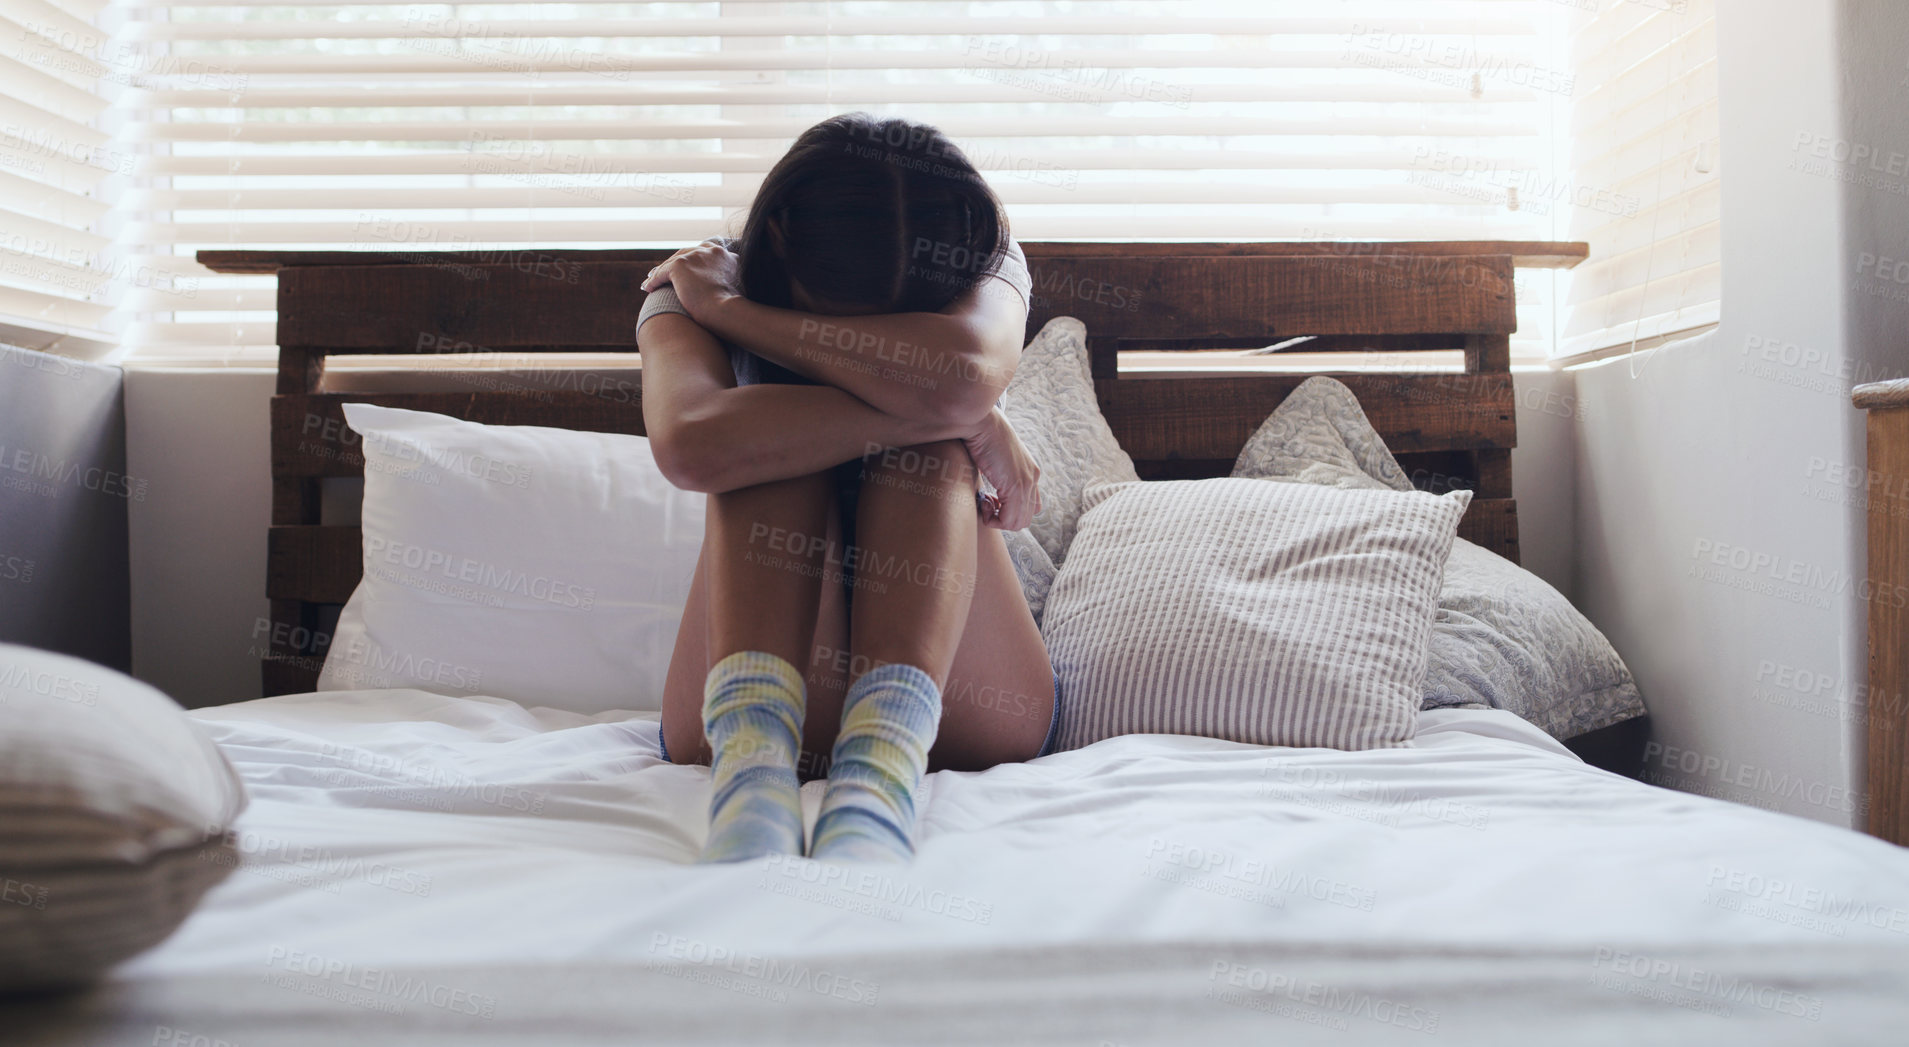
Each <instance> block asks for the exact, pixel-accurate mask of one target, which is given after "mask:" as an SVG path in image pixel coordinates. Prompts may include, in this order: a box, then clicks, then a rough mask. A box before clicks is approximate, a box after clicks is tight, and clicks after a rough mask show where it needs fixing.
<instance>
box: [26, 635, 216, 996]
mask: <svg viewBox="0 0 1909 1047" xmlns="http://www.w3.org/2000/svg"><path fill="white" fill-rule="evenodd" d="M244 807H245V791H244V788H243V787H242V786H241V784H240V782H239V777H238V774H237V772H235V771H234V770H233V769H232V765H231V764H230V763H228V762H227V761H226V759H225V756H224V754H223V753H221V752H219V749H218V746H216V745H214V744H213V742H212V740H211V738H209V737H208V736H207V735H206V734H205V732H204V730H203V729H201V728H200V727H199V725H198V724H196V723H194V722H192V720H191V719H190V718H189V717H188V716H187V715H186V713H185V710H183V709H181V708H180V707H179V706H178V705H177V704H176V703H174V702H173V700H172V699H170V698H167V697H166V696H165V695H163V694H161V693H159V692H158V691H157V690H154V689H153V688H152V687H149V686H147V685H146V684H143V683H140V682H139V681H137V680H134V679H132V678H131V677H129V676H125V675H123V674H121V673H117V672H114V671H113V670H111V669H107V668H103V667H101V666H98V665H94V664H93V663H91V662H86V661H81V660H80V659H78V658H69V657H67V656H66V655H62V654H53V653H50V652H47V651H38V650H34V649H33V648H30V647H19V646H15V645H12V644H0V825H4V826H5V831H4V832H0V991H17V990H27V989H47V988H55V987H60V986H67V985H74V984H78V983H81V982H85V981H87V980H88V979H90V978H92V977H94V976H95V975H98V974H99V973H101V972H102V971H104V970H105V969H106V968H108V967H110V966H111V965H113V964H115V963H117V962H119V961H120V960H123V959H126V958H127V957H129V956H132V955H133V954H135V953H138V952H140V951H142V950H145V949H147V948H150V947H151V946H153V945H155V944H157V943H158V942H160V941H161V940H163V939H164V938H165V937H166V936H167V935H169V934H171V933H172V932H173V929H174V928H176V927H178V926H179V924H180V923H182V922H183V921H184V920H185V918H186V917H187V916H188V915H189V914H191V912H192V909H193V907H194V906H196V905H197V904H198V902H199V898H200V897H201V896H202V895H204V894H205V892H206V891H207V890H208V889H210V888H211V887H212V885H213V884H216V883H218V882H219V881H220V880H222V879H224V878H225V876H226V874H227V873H228V872H230V871H231V869H232V868H233V867H234V866H235V865H236V864H237V860H238V852H237V850H236V848H235V847H234V846H233V843H232V839H231V835H230V834H229V833H228V832H227V831H226V828H227V826H229V825H231V824H232V820H233V819H234V818H236V817H237V816H238V814H239V812H240V811H241V810H243V809H244Z"/></svg>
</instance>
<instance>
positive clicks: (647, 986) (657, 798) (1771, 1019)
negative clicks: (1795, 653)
mask: <svg viewBox="0 0 1909 1047" xmlns="http://www.w3.org/2000/svg"><path fill="white" fill-rule="evenodd" d="M195 715H196V717H197V718H198V719H199V720H200V721H201V722H202V723H204V724H206V725H207V726H208V727H209V728H210V729H211V730H212V731H213V733H214V736H215V737H216V738H217V739H218V741H219V742H220V744H221V746H222V747H223V748H224V749H225V751H226V752H227V753H228V754H229V755H230V756H231V758H232V759H233V760H234V761H235V762H236V763H237V764H238V766H239V768H240V770H241V771H242V772H243V774H244V775H245V778H246V781H247V784H248V787H249V789H250V791H251V794H252V806H251V808H250V809H249V810H248V811H247V813H246V814H245V815H244V816H243V819H242V821H241V822H240V824H239V826H238V831H239V841H240V853H241V854H242V856H243V864H242V865H241V866H240V867H239V868H238V869H236V870H235V871H234V872H233V874H232V875H231V876H230V877H229V878H228V879H227V880H226V881H225V882H224V883H222V884H221V885H220V886H218V887H217V888H215V889H214V890H213V893H212V894H211V895H209V896H208V897H207V899H206V900H205V903H204V904H203V905H202V907H201V909H200V910H199V912H198V913H196V914H195V915H194V916H193V917H192V918H191V919H190V920H188V921H187V922H186V924H185V925H184V926H183V927H182V928H181V929H180V930H179V931H178V932H177V933H176V934H175V935H174V936H173V937H172V938H171V939H170V940H168V941H167V942H165V943H164V944H163V945H161V946H160V947H159V948H157V949H155V950H153V951H152V952H149V953H147V954H145V955H143V956H141V957H138V958H136V959H135V960H133V961H131V962H130V963H129V964H127V965H125V966H124V967H122V968H120V969H119V970H118V971H117V972H116V973H115V974H114V976H113V978H112V979H111V980H110V981H109V982H108V983H106V984H105V985H104V986H103V987H101V988H100V989H99V990H96V991H95V992H94V993H92V994H90V995H88V996H85V997H81V998H79V999H78V1000H74V1001H69V1002H68V1003H66V1004H65V1005H63V1006H60V1007H45V1006H42V1007H40V1008H37V1009H34V1010H31V1011H26V1012H18V1011H16V1012H15V1013H12V1014H8V1015H5V1016H4V1017H0V1021H5V1022H6V1023H7V1024H8V1025H9V1026H11V1028H12V1029H13V1030H14V1031H13V1033H12V1034H11V1035H9V1036H8V1042H10V1043H30V1044H41V1043H113V1044H133V1043H140V1044H145V1043H152V1042H167V1041H165V1040H163V1039H161V1040H157V1041H155V1036H160V1035H170V1034H171V1033H170V1031H174V1030H176V1031H178V1032H179V1033H181V1034H182V1035H184V1036H186V1037H188V1038H190V1037H199V1036H203V1037H207V1038H209V1039H208V1040H205V1041H199V1040H193V1041H191V1042H213V1041H223V1042H226V1043H231V1044H234V1045H239V1044H259V1043H270V1044H314V1045H316V1044H327V1045H330V1044H337V1043H341V1042H361V1043H378V1044H398V1043H430V1044H439V1043H442V1044H458V1045H471V1044H487V1043H500V1044H501V1043H517V1042H534V1043H540V1044H568V1043H601V1042H612V1041H614V1042H628V1041H630V1040H635V1041H637V1042H685V1043H688V1042H695V1043H744V1042H747V1043H765V1042H767V1043H781V1042H823V1041H826V1042H832V1043H869V1044H893V1043H1073V1044H1096V1043H1121V1044H1142V1043H1162V1044H1181V1043H1198V1042H1207V1043H1214V1042H1238V1043H1261V1042H1282V1043H1334V1044H1339V1043H1347V1042H1351V1043H1417V1042H1428V1041H1426V1040H1425V1039H1424V1037H1425V1036H1426V1035H1428V1034H1430V1035H1434V1036H1436V1037H1438V1038H1440V1039H1442V1040H1445V1041H1446V1042H1455V1043H1465V1044H1481V1043H1508V1044H1524V1043H1531V1042H1546V1043H1587V1044H1588V1043H1599V1044H1607V1043H1612V1042H1624V1043H1665V1044H1691V1043H1717V1042H1732V1043H1744V1042H1748V1043H1827V1042H1846V1043H1858V1042H1894V1041H1893V1040H1892V1039H1891V1038H1890V1037H1889V1036H1884V1035H1881V1033H1880V1031H1881V1030H1889V1029H1899V1028H1900V1027H1901V1023H1902V1022H1903V1021H1904V1020H1905V1019H1909V855H1905V854H1904V853H1903V852H1902V851H1900V850H1898V849H1896V848H1893V847H1891V846H1890V845H1888V844H1885V843H1883V842H1881V841H1879V840H1875V839H1872V838H1869V837H1865V836H1860V835H1857V834H1855V833H1851V832H1848V831H1845V830H1840V829H1834V828H1831V827H1828V826H1824V825H1820V824H1816V823H1811V822H1805V821H1802V820H1799V819H1795V818H1790V817H1786V816H1781V815H1775V814H1771V813H1768V812H1764V811H1759V810H1755V809H1752V808H1748V807H1742V806H1737V805H1732V804H1728V803H1724V802H1721V801H1716V800H1710V799H1706V798H1703V797H1697V796H1690V795H1686V794H1682V793H1675V792H1670V791H1666V790H1662V789H1657V788H1653V787H1651V786H1647V785H1643V784H1641V783H1638V782H1636V781H1632V780H1630V779H1626V778H1622V777H1620V776H1617V775H1614V774H1610V773H1608V772H1605V771H1600V770H1598V769H1595V768H1592V767H1589V766H1587V765H1585V764H1584V763H1582V762H1580V761H1579V760H1577V759H1576V758H1575V757H1573V756H1572V755H1571V754H1570V753H1568V752H1567V751H1565V750H1564V749H1563V748H1562V747H1561V746H1559V745H1558V744H1557V743H1556V742H1553V741H1551V740H1550V739H1549V738H1548V737H1546V736H1545V735H1543V734H1541V733H1539V732H1538V731H1537V730H1535V729H1534V728H1532V727H1530V726H1529V725H1527V724H1525V723H1523V722H1522V721H1520V720H1518V719H1517V718H1516V717H1514V716H1511V715H1510V714H1509V713H1504V712H1500V711H1466V710H1453V711H1436V712H1427V713H1423V714H1421V720H1420V724H1419V737H1418V744H1417V745H1416V746H1414V747H1413V748H1410V749H1391V750H1372V751H1367V752H1338V751H1333V750H1323V749H1314V750H1268V749H1265V748H1262V747H1257V746H1246V745H1238V744H1234V743H1227V742H1219V741H1213V740H1208V739H1200V738H1191V737H1174V736H1164V735H1136V736H1129V737H1125V738H1119V739H1114V740H1111V741H1108V742H1103V743H1100V744H1097V745H1094V746H1090V747H1088V748H1086V749H1082V750H1077V751H1073V752H1064V753H1059V754H1056V755H1054V756H1049V757H1045V758H1043V759H1041V760H1038V761H1035V762H1033V763H1030V764H1025V765H1011V766H1003V767H1000V768H996V769H994V770H991V771H988V772H985V773H981V774H952V773H942V774H939V775H936V776H933V777H932V778H931V779H930V783H931V784H930V795H929V796H928V799H927V802H926V806H925V815H924V822H923V826H922V840H921V847H920V852H919V855H918V857H917V859H916V860H915V862H914V863H913V864H911V865H908V866H906V867H903V868H898V869H896V870H894V871H893V872H892V873H890V874H871V875H868V876H865V877H864V876H858V877H854V878H851V877H848V876H838V877H834V878H833V879H832V880H831V879H825V876H826V873H824V872H822V871H820V870H821V867H820V866H817V865H816V864H815V863H808V862H798V861H790V862H786V863H778V862H775V861H773V860H771V861H769V862H768V863H767V864H764V863H752V864H748V865H739V866H730V867H720V868H711V867H704V866H694V865H689V864H686V863H687V862H688V861H689V860H690V859H691V858H692V857H693V856H694V854H695V853H696V850H697V848H698V845H699V842H700V834H701V832H702V818H703V804H704V803H705V802H706V797H707V789H708V786H707V784H706V774H707V772H705V771H703V770H702V769H700V768H691V767H679V766H674V765H669V764H664V763H662V762H661V761H660V760H659V759H658V756H657V751H656V726H657V725H656V720H655V718H654V714H641V715H634V716H633V715H629V714H604V715H601V716H597V717H586V716H582V715H578V714H571V713H560V712H555V711H552V710H533V709H525V708H523V707H521V706H518V705H516V704H514V703H510V702H505V701H502V700H497V699H484V698H446V697H441V696H438V695H433V694H429V693H426V692H422V691H390V690H387V691H368V692H332V693H327V694H322V695H313V694H304V695H287V696H282V697H276V698H267V699H262V700H258V701H253V702H245V703H240V704H237V705H231V706H225V707H220V708H212V709H205V710H200V711H198V712H197V713H196V714H195ZM819 784H820V783H812V784H811V786H809V787H808V789H807V791H806V792H805V800H806V801H807V803H808V804H809V805H810V806H811V807H813V805H814V804H815V803H816V802H817V799H818V796H817V786H818V785H819ZM811 813H813V812H812V811H811ZM160 1030H167V1031H168V1032H165V1033H161V1032H160ZM1536 1031H1541V1036H1537V1034H1536ZM1534 1036H1536V1037H1537V1038H1534ZM180 1042H186V1041H180Z"/></svg>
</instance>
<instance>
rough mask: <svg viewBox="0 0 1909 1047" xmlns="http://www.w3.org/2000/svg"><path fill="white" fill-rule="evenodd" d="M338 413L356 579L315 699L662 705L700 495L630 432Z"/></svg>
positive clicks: (696, 534)
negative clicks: (416, 694) (348, 450)
mask: <svg viewBox="0 0 1909 1047" xmlns="http://www.w3.org/2000/svg"><path fill="white" fill-rule="evenodd" d="M345 420H346V421H347V422H348V423H349V424H350V425H351V427H352V428H353V429H354V430H356V431H357V432H358V433H360V434H361V435H363V437H364V454H365V493H364V508H363V510H362V513H361V515H362V523H363V527H364V563H365V573H364V578H363V580H362V581H360V582H359V583H358V588H357V589H356V590H354V591H353V592H352V594H351V600H350V601H349V602H348V603H346V605H345V609H344V611H343V613H341V614H340V616H339V619H338V627H337V629H336V630H335V631H334V633H333V635H332V642H331V649H330V651H329V653H328V654H327V655H326V657H325V668H324V671H323V672H322V673H321V674H320V675H319V678H318V689H319V690H321V691H338V690H356V689H360V688H382V687H416V688H420V689H422V690H427V691H435V692H437V693H440V694H450V695H467V694H483V695H489V696H493V697H499V698H509V699H511V700H513V701H516V702H520V703H523V704H525V705H545V706H550V707H552V708H558V709H568V710H571V711H574V712H582V713H595V712H603V711H606V710H611V709H634V710H654V709H660V708H661V707H662V700H663V680H664V677H665V675H666V674H667V673H668V671H669V659H670V652H671V651H672V649H673V648H674V645H675V642H676V627H677V623H678V622H679V621H680V620H681V618H682V615H683V604H684V602H685V601H686V600H687V599H688V596H689V585H690V581H691V579H692V576H693V575H694V573H695V568H696V556H697V553H698V552H699V551H700V550H701V548H702V540H703V505H704V498H703V495H701V494H697V493H693V492H688V491H682V490H678V489H677V488H676V487H674V486H673V485H671V484H670V482H669V481H668V480H666V479H664V478H663V474H662V471H661V470H659V469H658V468H657V467H656V460H655V458H654V457H653V456H652V455H651V453H650V444H649V441H648V440H647V439H645V438H643V437H640V436H621V435H616V434H611V433H586V432H574V431H572V430H568V429H550V428H544V427H540V426H505V425H480V424H478V423H475V422H466V421H461V420H459V419H456V418H450V417H447V416H444V415H439V414H430V413H427V412H422V411H404V410H398V409H395V408H389V407H375V406H372V405H370V404H346V405H345Z"/></svg>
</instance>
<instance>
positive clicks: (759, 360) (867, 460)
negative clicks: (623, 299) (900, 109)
mask: <svg viewBox="0 0 1909 1047" xmlns="http://www.w3.org/2000/svg"><path fill="white" fill-rule="evenodd" d="M1031 287H1032V281H1031V280H1030V279H1029V277H1028V272H1027V266H1026V261H1025V259H1024V258H1023V256H1022V254H1021V250H1020V247H1019V246H1018V245H1017V244H1015V243H1014V241H1013V240H1012V239H1011V238H1010V237H1009V235H1008V227H1007V220H1006V217H1005V215H1004V214H1003V213H1002V210H1001V206H1000V202H999V201H998V200H997V199H996V198H995V196H994V194H993V193H992V192H991V191H989V189H988V188H987V185H986V184H985V183H984V182H983V181H982V179H981V176H980V175H979V173H977V172H976V171H975V169H974V168H973V166H972V165H970V164H969V163H968V161H967V159H966V157H964V156H963V155H962V154H961V152H960V150H958V149H957V148H955V146H954V144H953V143H951V142H950V141H949V140H948V139H947V138H946V137H944V136H943V135H942V134H941V133H940V132H939V131H937V130H935V129H934V128H932V127H928V126H926V125H922V124H916V123H911V122H909V121H906V120H899V119H877V118H875V117H872V116H869V115H867V114H864V113H854V114H849V115H846V116H838V117H833V118H831V119H828V120H825V121H823V122H822V123H820V124H817V125H816V126H814V127H812V128H810V129H809V130H808V131H806V132H804V133H803V134H802V136H801V137H800V138H798V139H797V140H796V142H795V145H794V146H793V147H791V148H790V150H789V152H788V154H787V155H786V156H784V157H783V158H782V159H781V160H780V161H778V162H777V164H776V165H775V167H774V169H773V170H771V171H770V172H769V175H768V177H767V178H766V179H765V180H764V181H763V183H762V188H761V190H760V191H758V193H757V194H756V198H755V202H754V205H753V206H752V207H751V208H750V212H749V218H748V221H747V223H746V225H745V226H744V228H743V233H742V236H741V237H740V238H739V239H737V240H734V241H710V242H706V243H703V244H700V245H698V246H696V247H691V248H688V249H686V250H683V251H679V252H677V253H676V254H675V255H674V256H673V257H671V258H670V259H669V260H668V261H666V262H664V263H663V264H662V265H660V266H658V267H657V268H656V269H655V270H654V271H652V272H651V273H650V275H649V277H648V278H647V279H646V280H645V281H644V283H643V289H644V290H646V291H650V292H651V294H650V296H649V297H648V298H647V299H646V300H645V301H644V303H643V308H642V313H641V315H640V317H639V319H638V321H637V345H638V348H639V349H640V350H641V352H642V357H643V420H644V425H645V427H646V428H647V430H648V432H649V435H650V439H651V441H652V447H653V448H654V450H655V453H656V459H657V463H658V464H659V465H660V466H661V467H662V470H663V472H664V475H666V476H667V477H669V479H670V481H671V482H673V483H675V484H676V485H677V486H679V487H683V488H687V489H689V490H696V491H706V492H708V493H709V496H710V497H709V510H708V524H707V530H706V533H705V537H704V541H703V551H702V558H701V560H700V561H699V562H698V563H697V565H696V578H695V582H694V585H693V586H692V588H691V590H690V595H689V602H688V606H687V607H686V609H685V611H684V614H683V624H682V627H681V629H680V630H679V631H678V633H677V636H676V650H675V654H674V656H673V658H672V660H671V663H670V671H669V681H668V684H667V688H666V691H665V694H664V701H663V741H664V746H665V749H666V754H667V756H668V758H669V759H671V760H672V761H674V762H676V763H690V762H697V763H701V762H708V763H709V764H710V775H711V779H712V784H713V786H714V790H715V791H714V795H713V797H712V799H711V801H710V811H709V817H710V827H709V837H708V841H707V843H706V844H705V845H704V848H703V853H702V860H704V861H735V860H742V859H747V858H753V857H757V856H760V855H765V854H796V853H801V851H802V813H801V806H800V803H799V801H798V798H797V792H796V786H797V780H798V767H800V768H801V769H802V770H803V771H804V772H807V773H805V774H804V775H803V776H804V777H809V776H816V775H819V774H821V773H823V772H826V773H827V775H828V779H829V783H828V786H827V789H826V791H825V792H824V794H823V798H822V808H821V815H820V817H819V819H818V820H817V822H816V826H815V839H814V844H813V848H812V850H811V852H810V853H811V856H812V857H815V858H818V859H830V860H848V861H854V860H863V861H872V860H895V859H905V858H907V857H908V856H910V855H912V854H913V852H914V843H913V838H914V823H915V795H916V793H917V792H918V790H919V789H920V787H921V779H922V775H923V773H924V772H925V771H926V770H927V769H928V767H930V766H933V767H935V768H937V769H940V768H950V769H965V770H979V769H981V768H986V767H990V766H993V765H994V764H997V763H1002V762H1005V761H1012V760H1026V759H1030V758H1032V757H1034V756H1037V755H1042V754H1044V753H1046V752H1047V751H1048V749H1049V747H1050V746H1051V745H1052V744H1053V737H1054V732H1053V726H1054V720H1055V715H1056V713H1055V705H1054V676H1053V671H1052V669H1051V668H1050V666H1049V665H1048V660H1047V652H1046V650H1045V648H1044V647H1043V646H1042V644H1041V636H1040V633H1039V631H1038V630H1037V629H1036V627H1035V624H1034V619H1033V616H1032V615H1031V614H1030V613H1029V612H1028V607H1027V602H1026V600H1025V599H1024V598H1023V597H1022V595H1021V587H1020V583H1019V581H1018V579H1017V577H1016V575H1015V572H1014V568H1013V565H1012V564H1011V563H1010V562H1009V560H1008V554H1007V549H1006V546H1005V544H1004V542H1003V540H1002V535H1001V533H1000V532H1001V531H1002V530H1018V529H1020V528H1023V527H1026V526H1027V524H1028V522H1029V521H1030V520H1031V519H1032V518H1033V516H1034V514H1035V513H1036V512H1038V511H1039V509H1040V503H1039V494H1038V492H1037V490H1036V486H1035V479H1036V477H1037V475H1038V470H1037V469H1036V468H1035V466H1034V463H1033V462H1032V461H1031V460H1030V459H1029V458H1028V456H1027V454H1026V452H1025V450H1024V449H1023V448H1022V447H1021V444H1020V442H1019V441H1018V440H1016V439H1015V436H1014V433H1013V431H1012V430H1011V429H1010V428H1009V427H1008V423H1007V419H1006V417H1005V416H1004V415H1003V414H1002V413H1001V411H1000V409H999V408H998V406H996V401H997V400H998V398H999V397H1000V394H1001V391H1002V388H1003V387H1004V386H1005V385H1006V384H1007V381H1008V378H1009V377H1010V376H1011V375H1012V374H1013V372H1014V367H1015V364H1016V362H1017V360H1018V358H1019V356H1020V352H1021V344H1022V337H1023V331H1024V328H1025V325H1026V322H1027V297H1028V293H1029V291H1030V290H1031ZM977 471H978V472H979V473H980V474H981V475H982V476H985V478H986V479H987V481H988V482H989V483H990V484H992V485H993V487H994V494H993V495H991V496H989V495H981V494H978V486H977V477H976V474H977ZM944 694H945V695H946V696H947V698H948V701H947V702H946V705H945V708H944V702H943V696H944Z"/></svg>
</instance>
